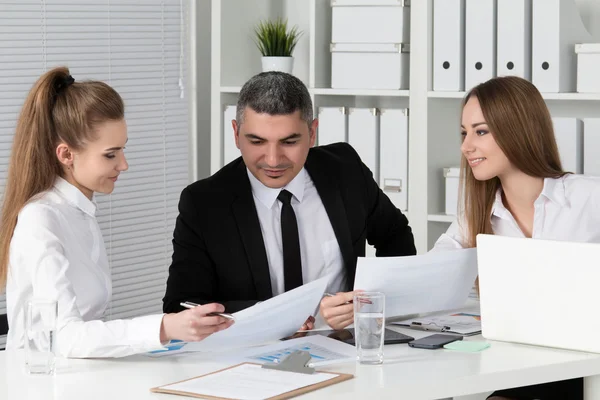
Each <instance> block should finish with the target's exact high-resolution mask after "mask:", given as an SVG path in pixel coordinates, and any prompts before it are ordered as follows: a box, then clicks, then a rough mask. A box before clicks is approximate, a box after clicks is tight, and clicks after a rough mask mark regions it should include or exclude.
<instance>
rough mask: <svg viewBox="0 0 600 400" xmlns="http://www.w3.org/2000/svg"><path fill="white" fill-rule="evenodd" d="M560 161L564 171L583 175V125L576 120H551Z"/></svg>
mask: <svg viewBox="0 0 600 400" xmlns="http://www.w3.org/2000/svg"><path fill="white" fill-rule="evenodd" d="M552 122H553V123H554V136H555V137H556V144H557V145H558V153H559V154H560V161H561V163H562V167H563V169H564V170H565V171H568V172H573V173H576V174H581V173H583V124H582V121H581V120H580V119H577V118H552Z"/></svg>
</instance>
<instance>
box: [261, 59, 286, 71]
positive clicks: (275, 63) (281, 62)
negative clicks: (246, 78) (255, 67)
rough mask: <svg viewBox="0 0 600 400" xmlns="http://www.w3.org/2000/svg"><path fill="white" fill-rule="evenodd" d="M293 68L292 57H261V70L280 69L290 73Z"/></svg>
mask: <svg viewBox="0 0 600 400" xmlns="http://www.w3.org/2000/svg"><path fill="white" fill-rule="evenodd" d="M293 68H294V57H263V58H262V70H263V72H267V71H281V72H287V73H288V74H291V73H292V69H293Z"/></svg>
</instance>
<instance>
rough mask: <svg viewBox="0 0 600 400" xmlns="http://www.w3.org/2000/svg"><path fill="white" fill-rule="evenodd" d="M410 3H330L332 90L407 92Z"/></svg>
mask: <svg viewBox="0 0 600 400" xmlns="http://www.w3.org/2000/svg"><path fill="white" fill-rule="evenodd" d="M408 6H409V1H408V0H400V1H398V0H334V1H332V2H331V7H332V12H331V16H332V17H331V41H332V43H331V53H332V54H331V87H332V88H334V89H392V90H394V89H395V90H398V89H407V88H408V82H409V75H408V71H409V54H408V52H409V51H410V47H409V34H410V8H409V7H408Z"/></svg>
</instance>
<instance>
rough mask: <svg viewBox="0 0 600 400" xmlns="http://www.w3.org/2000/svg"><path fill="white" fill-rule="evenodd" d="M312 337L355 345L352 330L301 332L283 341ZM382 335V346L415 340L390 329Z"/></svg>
mask: <svg viewBox="0 0 600 400" xmlns="http://www.w3.org/2000/svg"><path fill="white" fill-rule="evenodd" d="M314 335H321V336H327V337H329V338H331V339H335V340H339V341H340V342H344V343H348V344H351V345H355V341H354V336H355V333H354V329H353V328H347V329H340V330H337V331H334V330H324V331H301V332H296V333H295V334H293V335H292V336H289V337H286V338H284V339H283V340H288V339H296V338H300V337H306V336H314ZM384 335H385V336H384V338H383V344H398V343H408V342H410V341H411V340H414V339H415V338H413V337H412V336H408V335H405V334H403V333H399V332H395V331H393V330H391V329H386V330H385V333H384Z"/></svg>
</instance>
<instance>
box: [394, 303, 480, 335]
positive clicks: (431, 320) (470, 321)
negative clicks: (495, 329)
mask: <svg viewBox="0 0 600 400" xmlns="http://www.w3.org/2000/svg"><path fill="white" fill-rule="evenodd" d="M411 324H413V325H414V324H417V327H419V326H420V327H423V326H424V327H426V329H423V328H415V329H420V330H429V331H433V332H438V330H441V331H442V332H446V333H455V334H458V335H463V336H470V335H476V334H478V333H481V313H480V312H479V309H464V310H460V311H456V312H453V313H451V314H444V313H436V314H432V315H426V316H424V317H421V318H411V319H408V320H404V321H398V322H392V325H399V326H406V327H410V326H411Z"/></svg>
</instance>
